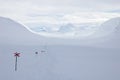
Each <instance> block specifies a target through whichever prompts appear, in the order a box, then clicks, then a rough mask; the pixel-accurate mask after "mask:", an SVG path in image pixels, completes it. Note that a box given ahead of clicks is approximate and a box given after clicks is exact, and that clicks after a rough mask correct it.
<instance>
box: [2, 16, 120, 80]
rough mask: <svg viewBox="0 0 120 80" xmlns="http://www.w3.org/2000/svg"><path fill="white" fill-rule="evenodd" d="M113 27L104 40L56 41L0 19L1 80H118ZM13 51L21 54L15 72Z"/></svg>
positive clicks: (117, 48)
mask: <svg viewBox="0 0 120 80" xmlns="http://www.w3.org/2000/svg"><path fill="white" fill-rule="evenodd" d="M117 21H119V19H117ZM115 22H116V20H115ZM108 23H109V24H111V22H109V21H108V22H107V24H106V25H108ZM113 24H114V25H113ZM115 24H116V23H113V22H112V24H111V25H112V26H111V25H109V26H110V30H111V29H114V30H113V31H112V32H111V31H110V32H109V31H108V32H109V33H110V34H109V35H107V36H106V34H105V36H104V37H101V36H100V37H94V38H86V39H59V38H50V37H43V36H41V35H38V34H36V33H33V32H32V31H31V30H29V29H28V28H26V27H24V25H21V24H20V23H17V22H15V21H13V20H11V19H8V18H3V17H0V64H1V65H0V80H120V76H119V75H120V69H119V68H120V58H119V57H120V54H119V53H120V46H119V45H120V43H119V39H120V38H119V36H118V35H119V34H118V33H119V24H116V25H117V26H116V25H115ZM106 27H107V26H106ZM105 29H106V30H105V31H107V29H108V28H105ZM116 29H117V30H116ZM101 30H102V31H103V30H104V27H101ZM101 30H100V31H101ZM15 52H19V53H21V54H20V57H19V58H18V69H17V71H15V70H14V64H15V57H14V54H13V53H15ZM35 52H38V54H35Z"/></svg>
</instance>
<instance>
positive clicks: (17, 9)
mask: <svg viewBox="0 0 120 80" xmlns="http://www.w3.org/2000/svg"><path fill="white" fill-rule="evenodd" d="M0 16H5V17H9V18H12V19H14V20H17V21H19V22H22V23H23V24H29V23H52V24H53V23H55V24H59V23H69V22H71V23H84V22H100V21H104V20H107V19H109V18H113V17H120V0H0Z"/></svg>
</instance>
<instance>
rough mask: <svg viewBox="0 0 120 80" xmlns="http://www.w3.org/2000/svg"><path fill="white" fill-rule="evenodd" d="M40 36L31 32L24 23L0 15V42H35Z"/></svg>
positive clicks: (38, 40)
mask: <svg viewBox="0 0 120 80" xmlns="http://www.w3.org/2000/svg"><path fill="white" fill-rule="evenodd" d="M42 39H43V38H42V36H40V35H37V34H34V33H32V31H31V30H30V29H29V28H27V27H25V26H24V25H22V24H20V23H18V22H15V21H13V20H11V19H9V18H4V17H0V43H1V44H37V43H39V42H40V41H41V40H42Z"/></svg>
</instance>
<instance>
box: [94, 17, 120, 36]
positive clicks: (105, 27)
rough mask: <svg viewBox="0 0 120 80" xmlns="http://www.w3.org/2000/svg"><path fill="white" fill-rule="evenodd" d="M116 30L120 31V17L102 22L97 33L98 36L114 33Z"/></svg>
mask: <svg viewBox="0 0 120 80" xmlns="http://www.w3.org/2000/svg"><path fill="white" fill-rule="evenodd" d="M114 32H120V17H118V18H113V19H110V20H108V21H106V22H104V23H103V24H101V25H100V26H99V28H98V30H97V31H96V33H95V35H96V36H97V37H100V36H108V35H111V34H113V33H114Z"/></svg>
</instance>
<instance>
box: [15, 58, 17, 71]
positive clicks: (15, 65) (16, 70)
mask: <svg viewBox="0 0 120 80" xmlns="http://www.w3.org/2000/svg"><path fill="white" fill-rule="evenodd" d="M15 71H17V56H16V59H15Z"/></svg>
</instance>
